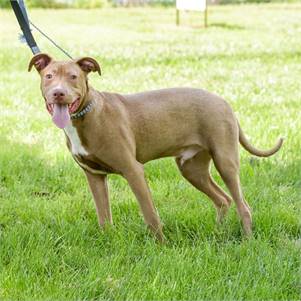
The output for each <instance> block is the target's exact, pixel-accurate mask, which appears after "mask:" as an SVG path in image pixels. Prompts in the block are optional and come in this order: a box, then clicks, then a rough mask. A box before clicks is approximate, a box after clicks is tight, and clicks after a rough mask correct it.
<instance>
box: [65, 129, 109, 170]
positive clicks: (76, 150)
mask: <svg viewBox="0 0 301 301" xmlns="http://www.w3.org/2000/svg"><path fill="white" fill-rule="evenodd" d="M64 131H65V133H66V135H67V137H68V140H69V143H67V145H68V148H69V150H70V152H71V153H72V156H73V158H74V159H75V161H76V162H77V163H78V164H79V166H80V167H81V168H83V169H84V170H86V171H89V172H91V173H94V174H108V173H114V170H113V169H112V168H111V167H110V166H108V165H107V164H105V163H104V162H101V161H100V160H99V159H97V158H96V157H95V155H94V154H90V153H89V152H88V150H87V149H86V148H85V147H84V145H83V143H82V141H81V138H80V136H79V134H78V132H77V129H76V127H74V126H72V124H70V125H68V126H67V127H65V128H64Z"/></svg>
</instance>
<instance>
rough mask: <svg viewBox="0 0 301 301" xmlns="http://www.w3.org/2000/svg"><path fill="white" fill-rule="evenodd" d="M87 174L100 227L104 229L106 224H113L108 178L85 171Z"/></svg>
mask: <svg viewBox="0 0 301 301" xmlns="http://www.w3.org/2000/svg"><path fill="white" fill-rule="evenodd" d="M85 174H86V176H87V179H88V183H89V187H90V190H91V192H92V195H93V198H94V202H95V207H96V212H97V217H98V223H99V225H100V226H101V227H103V226H104V225H105V224H106V223H109V224H112V223H113V221H112V214H111V208H110V202H109V193H108V186H107V176H106V175H98V174H92V173H90V172H88V171H85Z"/></svg>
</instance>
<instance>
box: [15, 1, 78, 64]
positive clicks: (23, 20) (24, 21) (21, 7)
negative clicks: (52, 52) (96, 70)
mask: <svg viewBox="0 0 301 301" xmlns="http://www.w3.org/2000/svg"><path fill="white" fill-rule="evenodd" d="M10 4H11V6H12V8H13V11H14V13H15V15H16V18H17V20H18V23H19V25H20V28H21V30H22V32H23V35H21V38H20V40H21V41H24V40H25V42H26V43H27V45H28V47H29V48H30V49H31V51H32V53H33V54H37V53H40V52H41V50H40V48H39V47H38V45H37V43H36V41H35V39H34V37H33V35H32V33H31V29H30V26H29V24H30V25H32V26H33V27H34V28H35V29H36V30H37V31H38V32H40V33H41V34H42V35H43V36H44V37H45V38H47V39H48V40H49V41H50V42H51V43H52V44H53V45H54V46H55V47H56V48H58V49H59V50H60V51H62V52H63V53H64V54H65V55H66V56H68V57H69V58H70V59H73V58H72V56H71V55H70V54H69V53H68V52H67V51H66V50H64V49H63V48H62V47H61V46H59V45H58V44H57V43H56V42H55V41H54V40H53V39H51V38H50V37H49V36H48V35H47V34H45V33H44V32H43V31H42V30H41V29H40V28H39V27H37V26H36V25H34V24H33V23H32V22H31V21H30V20H29V18H28V15H27V12H26V6H25V3H24V0H10Z"/></svg>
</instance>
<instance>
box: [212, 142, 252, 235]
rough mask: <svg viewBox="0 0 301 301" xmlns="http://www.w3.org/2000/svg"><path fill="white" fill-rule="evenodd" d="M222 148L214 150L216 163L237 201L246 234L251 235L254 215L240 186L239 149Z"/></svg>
mask: <svg viewBox="0 0 301 301" xmlns="http://www.w3.org/2000/svg"><path fill="white" fill-rule="evenodd" d="M225 145H229V144H225ZM220 150H221V148H219V150H217V151H216V152H213V161H214V164H215V166H216V168H217V170H218V171H219V173H220V175H221V177H222V179H223V180H224V182H225V184H226V185H227V187H228V189H229V191H230V193H231V195H232V197H233V200H234V201H235V203H236V206H237V212H238V214H239V216H240V218H241V220H242V223H243V228H244V231H245V233H246V235H251V234H252V216H251V211H250V207H249V205H248V204H247V202H246V201H245V199H244V197H243V193H242V189H241V186H240V179H239V155H238V149H237V147H235V149H232V148H231V149H227V148H224V149H223V151H220Z"/></svg>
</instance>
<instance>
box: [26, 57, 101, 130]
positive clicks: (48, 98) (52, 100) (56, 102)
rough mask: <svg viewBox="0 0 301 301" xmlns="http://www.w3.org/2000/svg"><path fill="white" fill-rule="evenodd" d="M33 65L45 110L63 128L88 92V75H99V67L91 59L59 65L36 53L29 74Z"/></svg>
mask: <svg viewBox="0 0 301 301" xmlns="http://www.w3.org/2000/svg"><path fill="white" fill-rule="evenodd" d="M33 66H34V67H35V68H36V70H37V71H38V72H39V74H40V76H41V91H42V94H43V97H44V99H45V102H46V108H47V110H48V112H49V113H50V114H51V115H52V118H53V121H54V123H55V124H56V125H57V126H58V127H59V128H64V127H65V126H66V125H67V124H68V122H69V120H70V115H71V114H74V113H76V112H77V111H79V110H80V109H81V108H82V106H83V104H84V101H85V97H86V95H87V92H88V82H87V76H88V74H89V73H90V72H98V73H99V75H101V70H100V66H99V64H98V63H97V61H96V60H95V59H93V58H90V57H83V58H80V59H76V60H70V61H63V62H61V61H55V60H54V59H52V58H51V57H50V56H49V55H47V54H45V53H39V54H37V55H35V56H34V57H33V58H32V59H31V61H30V63H29V66H28V71H30V70H31V69H32V67H33Z"/></svg>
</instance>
